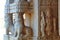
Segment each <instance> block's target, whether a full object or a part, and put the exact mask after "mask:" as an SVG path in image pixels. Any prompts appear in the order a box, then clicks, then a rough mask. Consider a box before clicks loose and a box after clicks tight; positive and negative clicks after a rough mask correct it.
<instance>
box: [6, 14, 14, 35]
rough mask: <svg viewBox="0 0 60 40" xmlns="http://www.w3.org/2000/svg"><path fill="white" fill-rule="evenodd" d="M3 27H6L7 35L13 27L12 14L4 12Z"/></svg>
mask: <svg viewBox="0 0 60 40" xmlns="http://www.w3.org/2000/svg"><path fill="white" fill-rule="evenodd" d="M5 27H6V34H7V35H8V34H9V32H12V31H13V30H12V28H13V19H12V14H9V13H6V14H5Z"/></svg>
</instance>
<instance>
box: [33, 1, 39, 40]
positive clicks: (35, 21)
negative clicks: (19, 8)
mask: <svg viewBox="0 0 60 40" xmlns="http://www.w3.org/2000/svg"><path fill="white" fill-rule="evenodd" d="M38 5H39V4H38V0H33V8H34V9H33V10H34V11H33V12H34V13H33V26H32V27H33V36H34V37H33V40H38V27H39V25H38V24H39V21H38V19H39V18H38V16H39V11H38V9H39V8H38Z"/></svg>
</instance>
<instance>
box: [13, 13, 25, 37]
mask: <svg viewBox="0 0 60 40" xmlns="http://www.w3.org/2000/svg"><path fill="white" fill-rule="evenodd" d="M23 22H24V20H23V13H16V14H15V24H14V28H15V32H14V36H15V37H17V38H18V37H20V36H21V34H22V28H23V26H24V23H23Z"/></svg>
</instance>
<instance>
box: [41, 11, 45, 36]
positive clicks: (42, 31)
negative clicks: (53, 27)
mask: <svg viewBox="0 0 60 40" xmlns="http://www.w3.org/2000/svg"><path fill="white" fill-rule="evenodd" d="M44 16H45V15H44V13H43V12H41V33H42V37H43V36H44V35H45V33H44V28H45V17H44Z"/></svg>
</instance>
